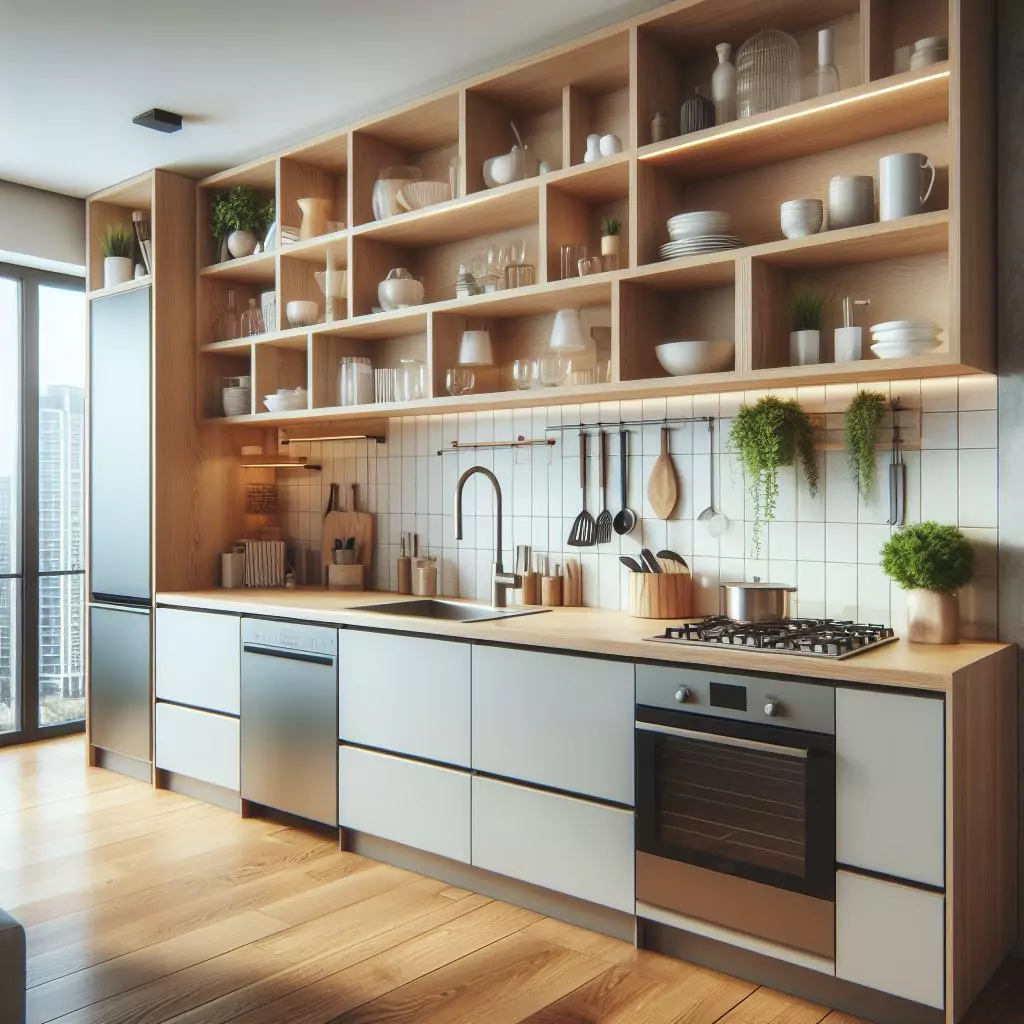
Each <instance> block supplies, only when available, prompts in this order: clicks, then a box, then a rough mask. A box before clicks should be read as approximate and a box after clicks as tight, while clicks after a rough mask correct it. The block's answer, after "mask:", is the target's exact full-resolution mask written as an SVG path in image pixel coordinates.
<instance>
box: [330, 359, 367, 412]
mask: <svg viewBox="0 0 1024 1024" xmlns="http://www.w3.org/2000/svg"><path fill="white" fill-rule="evenodd" d="M373 398H374V392H373V365H372V363H371V361H370V360H369V359H368V358H367V357H365V356H343V357H342V360H341V363H340V364H339V366H338V405H370V404H372V402H373Z"/></svg>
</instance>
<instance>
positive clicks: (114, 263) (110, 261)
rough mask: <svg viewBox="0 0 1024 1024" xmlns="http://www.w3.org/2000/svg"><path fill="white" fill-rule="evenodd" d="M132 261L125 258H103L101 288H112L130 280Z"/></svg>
mask: <svg viewBox="0 0 1024 1024" xmlns="http://www.w3.org/2000/svg"><path fill="white" fill-rule="evenodd" d="M133 269H134V268H133V265H132V261H131V260H130V259H129V258H128V257H127V256H104V258H103V287H104V288H113V287H114V285H115V284H124V283H125V281H130V280H131V279H132V271H133Z"/></svg>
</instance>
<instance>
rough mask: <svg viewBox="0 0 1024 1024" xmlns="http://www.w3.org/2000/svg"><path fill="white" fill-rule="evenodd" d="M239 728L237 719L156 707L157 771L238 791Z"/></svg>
mask: <svg viewBox="0 0 1024 1024" xmlns="http://www.w3.org/2000/svg"><path fill="white" fill-rule="evenodd" d="M238 725H239V723H238V719H237V718H226V717H225V716H224V715H214V714H210V713H209V712H206V711H193V710H192V709H191V708H181V707H178V706H177V705H176V704H157V706H156V743H155V751H156V766H157V768H162V769H164V770H165V771H169V772H176V773H177V774H179V775H187V776H188V777H189V778H192V779H199V780H200V781H202V782H209V783H212V784H213V785H214V786H222V787H223V788H224V789H230V790H233V791H237V790H238V789H239V785H240V784H239V729H238Z"/></svg>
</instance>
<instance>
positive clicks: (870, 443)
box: [844, 391, 887, 497]
mask: <svg viewBox="0 0 1024 1024" xmlns="http://www.w3.org/2000/svg"><path fill="white" fill-rule="evenodd" d="M886 404H887V403H886V399H885V395H883V394H881V393H880V392H878V391H861V392H858V394H857V395H856V397H855V398H854V399H853V401H852V402H851V403H850V404H849V406H848V407H847V410H846V424H845V430H844V434H845V440H846V458H847V462H848V463H849V466H850V472H851V473H852V474H853V480H854V483H856V485H857V490H858V491H860V493H861V494H862V495H864V496H865V497H867V495H868V494H869V493H870V492H871V488H872V486H873V484H874V482H875V431H876V430H877V429H878V426H879V424H880V423H881V422H882V419H883V417H884V416H885V407H886Z"/></svg>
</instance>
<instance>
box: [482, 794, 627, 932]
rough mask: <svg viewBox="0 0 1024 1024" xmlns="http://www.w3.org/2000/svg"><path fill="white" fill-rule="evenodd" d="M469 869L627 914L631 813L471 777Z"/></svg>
mask: <svg viewBox="0 0 1024 1024" xmlns="http://www.w3.org/2000/svg"><path fill="white" fill-rule="evenodd" d="M473 865H474V866H475V867H478V868H484V869H486V870H487V871H495V872H497V873H498V874H500V875H507V876H508V877H509V878H518V879H520V880H521V881H524V882H530V883H532V884H533V885H539V886H543V887H544V888H545V889H552V890H554V891H555V892H561V893H566V894H567V895H569V896H576V897H577V898H579V899H581V900H589V901H590V902H591V903H598V904H600V905H602V906H605V907H612V908H614V909H615V910H622V911H624V912H625V913H627V914H632V913H633V912H634V910H635V906H636V904H635V896H634V888H633V878H634V850H633V812H632V811H625V810H622V809H621V808H618V807H607V806H603V805H601V804H593V803H590V802H588V801H586V800H579V799H576V798H575V797H568V796H560V795H558V794H556V793H545V792H542V791H540V790H536V789H530V788H528V787H526V786H517V785H514V784H513V783H510V782H497V781H496V780H494V779H484V778H481V777H480V776H474V777H473Z"/></svg>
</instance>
